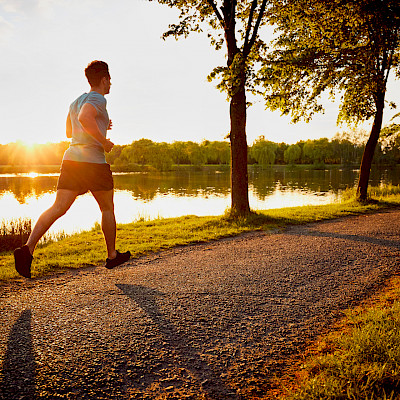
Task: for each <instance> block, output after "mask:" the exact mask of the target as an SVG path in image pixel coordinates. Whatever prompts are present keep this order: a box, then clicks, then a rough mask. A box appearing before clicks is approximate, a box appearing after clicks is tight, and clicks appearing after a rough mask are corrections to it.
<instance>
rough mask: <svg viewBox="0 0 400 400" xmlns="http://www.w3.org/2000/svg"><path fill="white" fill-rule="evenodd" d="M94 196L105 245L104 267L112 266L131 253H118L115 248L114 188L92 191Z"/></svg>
mask: <svg viewBox="0 0 400 400" xmlns="http://www.w3.org/2000/svg"><path fill="white" fill-rule="evenodd" d="M92 194H93V196H94V198H95V199H96V201H97V203H98V204H99V207H100V210H101V229H102V231H103V235H104V239H105V241H106V246H107V254H108V258H107V262H106V268H109V269H111V268H114V267H116V266H117V265H120V264H123V263H124V262H126V261H128V260H129V257H130V256H131V254H130V253H129V251H127V252H126V253H119V252H118V251H116V249H115V240H116V236H117V224H116V222H115V213H114V190H107V191H97V192H92Z"/></svg>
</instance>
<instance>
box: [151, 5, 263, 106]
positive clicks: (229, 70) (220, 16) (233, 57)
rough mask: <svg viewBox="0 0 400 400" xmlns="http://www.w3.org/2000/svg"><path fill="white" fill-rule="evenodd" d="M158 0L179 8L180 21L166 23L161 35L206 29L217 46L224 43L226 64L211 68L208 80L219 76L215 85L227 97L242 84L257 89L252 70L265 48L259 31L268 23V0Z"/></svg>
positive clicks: (183, 33) (232, 94)
mask: <svg viewBox="0 0 400 400" xmlns="http://www.w3.org/2000/svg"><path fill="white" fill-rule="evenodd" d="M150 1H151V0H150ZM157 1H158V2H159V3H160V4H165V5H167V6H169V7H173V8H177V9H179V10H180V15H179V21H178V22H177V23H172V24H170V25H169V27H168V30H167V31H166V32H165V33H164V35H163V38H164V39H165V38H167V37H169V36H172V37H174V38H175V39H178V38H180V37H185V38H186V37H187V36H188V35H189V34H190V33H191V32H206V33H207V37H208V38H209V40H210V44H211V46H213V47H214V48H215V49H216V50H221V49H223V47H224V43H225V45H226V49H227V65H226V66H225V67H221V66H220V67H216V68H214V70H213V71H212V72H211V73H210V74H209V76H208V80H209V81H212V80H214V79H218V84H217V88H218V89H219V90H221V91H222V92H225V93H226V94H227V98H228V100H229V99H230V98H232V97H233V96H234V95H235V93H237V92H238V90H242V89H240V88H243V87H245V88H247V89H249V90H250V91H252V92H254V93H256V92H257V89H256V73H255V70H256V69H258V68H259V65H258V64H257V63H259V62H260V61H261V56H262V54H264V53H265V51H266V48H267V45H266V43H265V42H264V41H263V40H261V39H260V36H259V33H258V31H259V29H260V27H262V26H264V25H265V24H267V23H268V16H267V12H266V7H267V5H268V1H267V0H258V1H257V0H243V1H240V2H237V1H236V0H219V1H218V0H189V1H181V0H157Z"/></svg>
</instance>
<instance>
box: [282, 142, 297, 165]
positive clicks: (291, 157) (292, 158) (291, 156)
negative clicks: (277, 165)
mask: <svg viewBox="0 0 400 400" xmlns="http://www.w3.org/2000/svg"><path fill="white" fill-rule="evenodd" d="M283 156H284V159H285V163H287V164H290V165H294V164H295V163H296V162H298V161H300V158H301V147H300V146H299V145H298V144H292V145H291V146H289V147H288V148H287V149H286V150H285V152H284V154H283Z"/></svg>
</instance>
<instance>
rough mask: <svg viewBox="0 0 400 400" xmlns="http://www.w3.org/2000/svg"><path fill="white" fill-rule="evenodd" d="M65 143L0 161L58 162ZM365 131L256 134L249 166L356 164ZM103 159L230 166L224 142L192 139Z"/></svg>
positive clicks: (20, 149) (388, 157)
mask: <svg viewBox="0 0 400 400" xmlns="http://www.w3.org/2000/svg"><path fill="white" fill-rule="evenodd" d="M398 142H399V140H398V138H397V140H394V141H393V140H391V141H386V142H384V141H382V142H381V143H380V144H379V145H378V147H377V149H376V152H375V156H374V162H375V163H377V164H385V165H396V164H399V163H400V143H398ZM68 146H69V142H66V141H65V142H60V143H47V144H41V145H32V146H25V145H24V144H22V143H21V142H16V143H8V144H5V145H0V165H13V166H17V165H59V164H60V163H61V160H62V156H63V154H64V151H65V150H66V149H67V148H68ZM364 146H365V135H363V134H362V133H361V134H360V133H357V134H355V133H354V132H353V133H351V134H346V133H342V134H337V135H336V136H335V137H334V138H333V139H331V140H329V139H326V138H322V139H315V140H306V141H299V142H297V143H296V144H292V145H289V144H286V143H274V142H271V141H268V140H266V139H265V138H264V137H263V136H260V137H259V138H258V139H257V140H256V141H255V142H254V143H253V144H252V145H251V146H249V151H248V155H249V156H248V163H249V164H250V165H252V164H253V165H257V164H258V165H261V166H269V165H274V164H280V165H295V164H314V165H316V166H323V165H325V164H341V165H346V164H348V165H351V164H359V163H360V161H361V157H362V154H363V151H364ZM106 159H107V162H108V163H109V164H111V165H114V166H115V167H116V168H118V169H120V170H124V169H126V170H142V169H143V168H144V167H146V166H147V167H151V168H154V169H156V170H158V171H168V170H171V169H172V168H173V166H174V165H193V166H201V165H211V164H212V165H215V164H217V165H229V162H230V145H229V143H228V142H227V141H208V140H204V141H203V142H201V143H196V142H192V141H188V142H182V141H176V142H173V143H165V142H163V143H159V142H153V141H151V140H149V139H140V140H136V141H134V142H132V143H131V144H128V145H115V146H114V148H113V150H112V151H111V153H108V154H106Z"/></svg>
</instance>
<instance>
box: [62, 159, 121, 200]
mask: <svg viewBox="0 0 400 400" xmlns="http://www.w3.org/2000/svg"><path fill="white" fill-rule="evenodd" d="M58 189H67V190H72V191H74V192H78V194H84V193H86V192H88V191H90V192H99V191H108V190H113V189H114V182H113V177H112V173H111V169H110V165H109V164H106V163H104V164H95V163H88V162H80V161H70V160H64V161H63V163H62V165H61V173H60V177H59V178H58V182H57V190H58Z"/></svg>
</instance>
